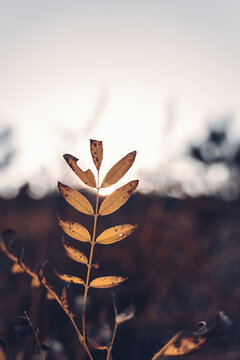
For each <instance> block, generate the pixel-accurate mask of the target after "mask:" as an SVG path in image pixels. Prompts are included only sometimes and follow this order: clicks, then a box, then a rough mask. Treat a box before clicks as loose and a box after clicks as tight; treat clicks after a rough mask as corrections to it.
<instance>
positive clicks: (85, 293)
mask: <svg viewBox="0 0 240 360" xmlns="http://www.w3.org/2000/svg"><path fill="white" fill-rule="evenodd" d="M98 203H99V171H98V177H97V194H96V207H95V213H94V224H93V235H92V240H91V249H90V255H89V261H88V264H87V267H88V269H87V277H86V282H85V289H84V296H83V310H82V332H83V340H84V341H86V308H87V295H88V290H89V279H90V274H91V268H92V259H93V252H94V246H95V240H96V230H97V219H98V216H99V214H98Z"/></svg>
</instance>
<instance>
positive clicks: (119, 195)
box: [99, 180, 138, 215]
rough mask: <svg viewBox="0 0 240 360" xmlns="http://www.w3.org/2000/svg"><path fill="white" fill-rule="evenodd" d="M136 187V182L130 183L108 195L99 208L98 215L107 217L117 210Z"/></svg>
mask: <svg viewBox="0 0 240 360" xmlns="http://www.w3.org/2000/svg"><path fill="white" fill-rule="evenodd" d="M137 186H138V180H134V181H130V182H129V183H127V184H126V185H123V186H122V187H120V188H119V189H117V190H115V191H114V192H113V193H112V194H110V195H108V196H107V197H106V198H105V199H104V200H103V202H102V204H101V206H100V209H99V215H108V214H111V213H113V212H114V211H116V210H117V209H119V208H120V207H121V206H122V205H123V204H124V203H125V202H126V201H127V200H128V199H129V198H130V196H131V194H132V192H133V191H134V190H135V189H136V187H137Z"/></svg>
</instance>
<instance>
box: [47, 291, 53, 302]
mask: <svg viewBox="0 0 240 360" xmlns="http://www.w3.org/2000/svg"><path fill="white" fill-rule="evenodd" d="M46 298H47V299H48V300H55V296H54V295H53V294H52V293H50V292H49V291H48V292H47V295H46Z"/></svg>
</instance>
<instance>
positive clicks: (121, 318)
mask: <svg viewBox="0 0 240 360" xmlns="http://www.w3.org/2000/svg"><path fill="white" fill-rule="evenodd" d="M134 315H135V308H134V306H133V305H131V306H129V307H128V308H127V309H126V310H124V311H123V312H122V313H120V314H117V316H116V317H115V321H116V323H117V324H122V323H124V322H125V321H128V320H130V319H132V318H133V317H134Z"/></svg>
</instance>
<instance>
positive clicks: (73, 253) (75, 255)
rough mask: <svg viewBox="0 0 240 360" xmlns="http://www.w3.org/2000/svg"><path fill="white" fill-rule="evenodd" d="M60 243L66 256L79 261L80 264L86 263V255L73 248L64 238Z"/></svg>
mask: <svg viewBox="0 0 240 360" xmlns="http://www.w3.org/2000/svg"><path fill="white" fill-rule="evenodd" d="M62 244H63V247H64V250H65V251H66V254H67V256H69V257H70V258H71V259H72V260H74V261H77V262H80V263H82V264H87V263H88V259H87V257H86V256H85V255H84V254H83V253H82V252H81V251H79V250H78V249H77V248H75V247H74V246H72V245H69V244H68V243H67V242H66V240H64V239H63V240H62Z"/></svg>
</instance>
